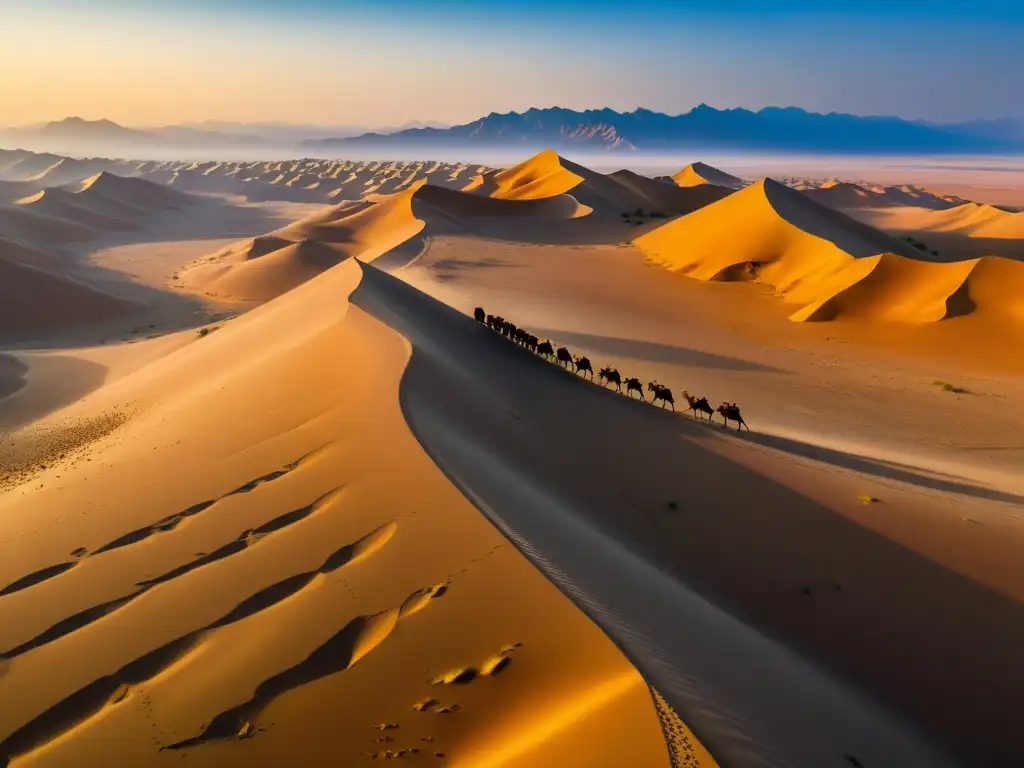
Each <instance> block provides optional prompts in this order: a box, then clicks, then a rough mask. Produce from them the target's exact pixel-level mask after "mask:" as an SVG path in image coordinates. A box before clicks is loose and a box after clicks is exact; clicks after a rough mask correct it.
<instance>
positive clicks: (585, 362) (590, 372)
mask: <svg viewBox="0 0 1024 768" xmlns="http://www.w3.org/2000/svg"><path fill="white" fill-rule="evenodd" d="M575 362H576V373H579V372H580V371H582V372H583V375H584V376H585V377H586V376H590V378H591V379H593V378H594V368H593V366H592V365H591V364H590V358H587V357H577V358H576V360H575Z"/></svg>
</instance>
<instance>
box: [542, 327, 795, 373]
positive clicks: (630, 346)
mask: <svg viewBox="0 0 1024 768" xmlns="http://www.w3.org/2000/svg"><path fill="white" fill-rule="evenodd" d="M531 332H532V333H536V334H537V335H538V336H540V337H541V338H544V337H545V336H547V337H550V338H551V339H554V340H555V341H558V342H559V343H562V344H578V345H579V346H581V347H585V348H587V349H592V350H595V351H597V352H604V353H606V354H609V355H616V356H618V357H632V358H634V359H636V360H646V361H648V362H651V363H665V364H667V365H688V366H693V367H694V368H715V369H717V370H720V371H757V372H759V373H786V371H783V370H781V369H779V368H773V367H772V366H770V365H762V364H761V363H752V362H750V361H749V360H740V359H739V358H736V357H727V356H725V355H716V354H714V353H713V352H702V351H701V350H699V349H690V348H689V347H677V346H673V345H672V344H660V343H658V342H656V341H640V340H638V339H623V338H618V337H615V336H596V335H593V334H590V333H577V332H575V331H560V330H557V329H553V328H541V329H538V330H533V331H531Z"/></svg>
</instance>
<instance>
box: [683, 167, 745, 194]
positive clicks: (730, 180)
mask: <svg viewBox="0 0 1024 768" xmlns="http://www.w3.org/2000/svg"><path fill="white" fill-rule="evenodd" d="M671 178H672V181H674V182H675V183H676V184H677V185H678V186H680V187H699V186H701V185H704V184H712V185H714V186H718V187H726V188H728V189H740V188H741V187H743V185H744V183H745V182H744V181H743V179H741V178H740V177H739V176H733V175H732V174H731V173H726V172H725V171H722V170H719V169H718V168H715V167H714V166H712V165H708V164H706V163H701V162H696V163H690V164H689V165H688V166H686V167H685V168H683V169H682V170H681V171H679V172H677V173H675V174H673V175H672V177H671Z"/></svg>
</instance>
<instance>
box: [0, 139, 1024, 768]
mask: <svg viewBox="0 0 1024 768" xmlns="http://www.w3.org/2000/svg"><path fill="white" fill-rule="evenodd" d="M893 173H894V171H892V170H889V171H887V172H886V174H874V175H873V171H872V169H870V168H865V169H863V170H862V172H861V174H860V175H856V174H853V173H850V174H849V177H847V175H846V174H845V172H844V175H843V176H842V177H836V176H832V175H830V174H827V173H821V174H807V173H805V174H799V173H794V175H785V174H778V173H776V174H774V176H773V177H768V176H761V175H758V174H756V173H750V172H747V171H744V172H743V173H742V174H741V173H740V171H739V170H736V172H735V173H732V172H728V171H727V170H725V169H719V168H716V167H713V166H711V165H708V164H705V163H701V162H698V161H694V162H693V163H691V164H688V165H685V166H684V167H681V168H679V169H676V171H675V172H673V173H671V174H667V175H645V174H642V173H637V172H634V171H630V170H619V171H614V172H611V173H600V172H597V171H594V170H591V169H589V168H588V167H586V166H584V165H581V164H579V163H575V162H572V161H570V160H568V159H566V158H563V157H560V156H559V155H557V154H556V153H554V152H552V151H550V150H549V151H544V152H541V153H540V154H537V155H535V156H533V157H528V158H524V159H523V161H522V162H521V163H519V164H517V165H514V166H512V167H509V168H505V169H499V168H491V167H488V166H486V165H481V164H472V163H441V162H432V161H395V162H364V161H341V160H316V159H303V160H288V161H280V162H251V163H242V162H216V161H209V162H184V161H182V162H165V161H159V162H142V161H126V160H106V159H95V158H94V159H75V158H68V157H61V156H57V155H47V154H36V153H31V152H24V151H0V764H7V765H11V766H18V767H19V768H20V767H21V766H107V765H131V766H147V767H148V766H162V765H192V766H197V765H198V766H225V765H245V766H281V765H295V766H306V765H308V766H320V765H344V766H360V765H378V764H387V763H388V762H389V761H396V763H397V764H409V765H437V766H452V767H453V768H475V767H477V766H479V767H481V768H482V767H484V766H493V767H495V768H497V767H498V766H506V767H508V768H526V767H527V766H564V767H566V768H585V767H593V766H635V767H636V768H648V767H651V768H669V767H671V768H678V767H679V766H685V767H686V768H696V767H697V766H702V767H705V768H706V767H707V766H716V765H721V766H780V767H781V766H822V767H823V768H827V767H828V766H835V768H844V767H849V766H852V767H853V768H857V767H858V766H861V767H862V768H878V767H879V766H947V765H948V766H956V765H962V766H989V765H992V766H996V765H1007V766H1009V765H1019V764H1020V760H1021V755H1022V749H1021V746H1020V739H1019V733H1018V730H1019V728H1018V725H1017V722H1018V720H1019V714H1020V713H1021V712H1022V711H1024V686H1021V684H1020V683H1021V680H1024V653H1022V652H1021V650H1020V648H1021V642H1022V640H1024V608H1022V601H1024V565H1022V563H1024V560H1022V558H1021V557H1020V553H1021V551H1022V549H1024V513H1022V509H1024V471H1022V467H1024V442H1022V438H1021V435H1022V434H1024V406H1022V405H1021V402H1022V398H1024V354H1022V350H1024V262H1022V259H1024V213H1022V212H1021V211H1020V209H1018V208H1016V207H1014V205H1013V204H1012V203H1013V202H1014V201H1018V200H1019V201H1020V202H1022V203H1024V198H1017V197H1015V194H1016V192H1015V191H1014V190H1016V191H1017V192H1019V191H1020V190H1024V179H1021V180H1019V185H1018V186H1017V187H1015V186H1014V184H1015V183H1016V182H1015V181H1014V178H1015V177H1012V176H1009V177H1008V176H1007V175H1005V174H1004V175H1002V176H1000V180H999V184H1000V185H1001V186H1000V187H999V189H998V190H997V192H994V193H993V195H994V196H993V197H991V198H990V197H989V196H988V195H989V193H990V192H991V190H990V189H988V188H986V187H985V186H984V185H983V184H979V183H977V179H971V178H968V177H967V176H966V175H964V174H958V173H956V172H953V171H948V172H947V173H945V174H944V175H943V174H939V175H938V176H936V177H935V179H934V181H933V179H932V177H928V178H927V179H926V180H925V182H926V183H916V182H915V183H904V182H900V181H899V180H894V179H893V178H891V176H892V175H893ZM930 173H933V174H934V173H935V172H930ZM1007 179H1009V180H1007ZM1008 201H1009V202H1008ZM477 308H481V309H483V310H484V313H485V318H486V316H487V315H490V316H492V317H498V318H502V319H504V320H505V321H506V322H507V323H511V324H514V326H516V327H517V328H518V329H522V331H523V333H524V334H525V336H524V335H522V334H520V335H519V336H518V339H519V342H518V343H517V341H516V335H515V334H512V333H511V332H510V331H509V326H505V327H504V330H505V331H506V332H505V333H501V332H499V330H496V328H497V327H498V326H499V325H500V324H499V323H497V322H494V323H491V324H490V325H489V324H488V323H487V322H484V323H480V322H478V321H477V320H476V319H475V318H474V311H475V310H476V309H477ZM529 336H533V337H536V339H538V340H541V341H543V340H550V342H551V344H552V348H553V349H557V348H560V347H564V348H565V349H567V350H568V351H569V353H570V356H571V358H572V359H571V360H569V361H564V362H563V364H562V365H558V364H557V362H555V361H552V360H550V359H545V358H543V357H541V356H540V355H538V354H536V351H535V350H534V349H532V348H531V347H532V345H531V344H530V343H529V341H528V339H527V341H526V343H522V342H523V340H524V338H527V337H529ZM581 358H586V359H587V361H588V362H590V363H591V364H592V368H593V375H591V374H590V373H589V372H588V371H587V370H586V368H587V366H585V365H581V363H582V360H581ZM601 369H614V370H616V371H618V372H620V373H621V378H622V379H623V380H625V379H626V378H629V377H636V378H637V379H638V380H639V381H640V382H641V385H642V387H641V392H640V393H639V396H638V393H636V392H633V393H628V394H627V391H626V389H625V388H623V390H622V391H621V392H620V391H617V390H618V388H617V387H616V386H615V385H614V384H611V383H609V381H608V379H607V378H605V379H604V380H602V378H601V375H600V374H601ZM649 382H658V383H659V384H660V385H661V386H664V387H667V388H668V390H669V392H670V393H671V395H672V398H673V402H672V403H671V405H672V406H673V407H672V408H670V407H667V406H668V405H670V404H669V402H667V401H666V400H665V399H659V400H657V401H653V402H652V395H653V394H654V390H655V389H657V388H656V387H650V386H649ZM686 395H693V396H695V397H697V398H700V397H705V398H707V401H708V403H709V405H710V407H711V409H712V410H713V409H715V408H717V407H718V406H719V404H720V403H726V402H729V403H735V404H736V405H737V406H738V407H739V409H740V410H741V412H742V416H743V419H744V421H745V423H746V426H747V427H748V429H743V430H739V429H737V424H736V423H735V422H727V423H726V424H723V419H722V417H721V415H720V414H718V413H717V412H716V413H714V415H713V416H712V418H711V419H708V418H706V417H705V418H701V416H702V415H703V414H702V413H701V412H700V411H693V410H690V411H688V410H687V406H688V403H687V400H686ZM641 397H642V398H643V400H644V402H640V399H641Z"/></svg>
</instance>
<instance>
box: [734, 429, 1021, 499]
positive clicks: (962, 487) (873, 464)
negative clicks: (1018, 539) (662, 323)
mask: <svg viewBox="0 0 1024 768" xmlns="http://www.w3.org/2000/svg"><path fill="white" fill-rule="evenodd" d="M738 437H740V438H741V439H743V440H749V441H750V442H752V443H757V444H758V445H763V446H766V447H768V448H774V449H776V450H779V451H783V452H785V453H790V454H793V455H794V456H800V457H802V458H806V459H814V460H815V461H820V462H823V463H825V464H831V465H833V466H837V467H843V468H844V469H852V470H854V471H855V472H862V473H864V474H865V475H874V476H875V477H884V478H886V479H889V480H897V481H899V482H902V483H907V484H909V485H916V486H919V487H921V488H929V489H931V490H935V491H945V492H947V493H959V494H962V495H964V496H973V497H975V498H978V499H988V500H989V501H1000V502H1006V503H1008V504H1024V496H1021V495H1018V494H1014V493H1008V492H1005V491H999V490H996V489H994V488H987V487H985V486H983V485H977V484H974V483H971V482H969V481H967V480H966V479H964V478H958V477H955V476H952V475H948V474H944V473H931V472H925V471H922V470H921V469H919V468H917V467H914V466H911V465H909V464H902V463H899V462H893V461H884V460H881V459H875V458H872V457H870V456H861V455H859V454H856V453H848V452H846V451H839V450H836V449H834V448H825V447H823V446H820V445H814V444H813V443H805V442H802V441H800V440H793V439H791V438H788V437H781V436H779V435H767V434H764V433H761V432H742V433H738Z"/></svg>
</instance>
